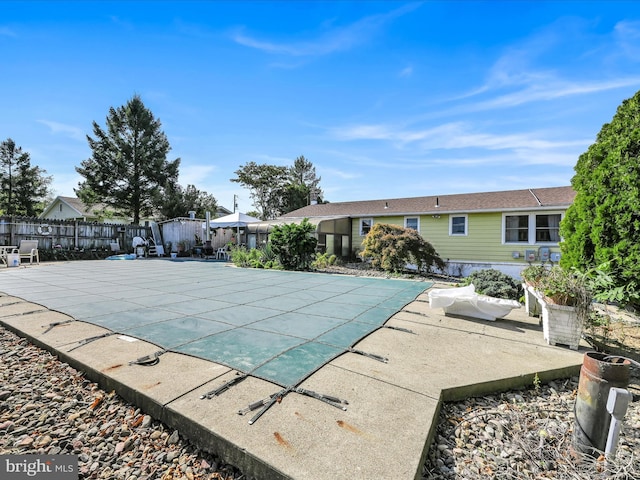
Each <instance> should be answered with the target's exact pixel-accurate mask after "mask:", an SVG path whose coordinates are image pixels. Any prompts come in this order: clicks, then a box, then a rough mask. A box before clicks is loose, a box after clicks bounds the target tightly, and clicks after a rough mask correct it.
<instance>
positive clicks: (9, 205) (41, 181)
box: [0, 138, 51, 217]
mask: <svg viewBox="0 0 640 480" xmlns="http://www.w3.org/2000/svg"><path fill="white" fill-rule="evenodd" d="M46 173H47V172H46V171H45V170H43V169H41V168H40V167H38V166H34V167H32V166H31V158H30V156H29V154H28V153H27V152H23V151H22V147H17V146H16V144H15V142H14V141H13V140H12V139H10V138H8V139H7V140H5V141H4V142H2V143H0V188H1V191H0V211H2V212H3V213H5V214H7V215H24V216H30V217H35V216H37V215H39V214H40V213H41V212H42V211H43V209H44V201H45V200H46V197H47V196H48V195H49V185H50V184H51V177H48V176H47V175H46Z"/></svg>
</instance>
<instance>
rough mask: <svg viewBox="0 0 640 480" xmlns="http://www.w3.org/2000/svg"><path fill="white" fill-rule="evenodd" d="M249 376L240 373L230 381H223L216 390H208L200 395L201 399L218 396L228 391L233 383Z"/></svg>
mask: <svg viewBox="0 0 640 480" xmlns="http://www.w3.org/2000/svg"><path fill="white" fill-rule="evenodd" d="M247 377H248V375H247V374H242V375H238V376H236V377H235V378H233V379H231V380H229V381H228V382H225V383H223V384H222V385H220V386H219V387H218V388H216V389H214V390H211V391H210V392H207V393H205V394H204V395H201V396H200V400H204V399H207V400H208V399H210V398H212V397H216V396H218V395H220V394H221V393H223V392H226V391H227V390H229V389H230V388H231V387H232V386H233V385H235V384H236V383H239V382H241V381H242V380H244V379H245V378H247Z"/></svg>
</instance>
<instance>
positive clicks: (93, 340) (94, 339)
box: [67, 332, 116, 353]
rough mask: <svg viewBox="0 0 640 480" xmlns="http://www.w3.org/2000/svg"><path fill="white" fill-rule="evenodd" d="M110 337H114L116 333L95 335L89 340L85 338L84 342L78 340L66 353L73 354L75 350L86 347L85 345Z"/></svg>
mask: <svg viewBox="0 0 640 480" xmlns="http://www.w3.org/2000/svg"><path fill="white" fill-rule="evenodd" d="M111 335H116V332H107V333H103V334H102V335H96V336H95V337H89V338H85V339H84V340H80V341H79V342H78V345H76V346H75V347H73V348H71V349H69V350H67V353H68V352H73V351H74V350H75V349H76V348H80V347H82V346H84V345H86V344H87V343H91V342H95V341H96V340H100V339H101V338H105V337H110V336H111Z"/></svg>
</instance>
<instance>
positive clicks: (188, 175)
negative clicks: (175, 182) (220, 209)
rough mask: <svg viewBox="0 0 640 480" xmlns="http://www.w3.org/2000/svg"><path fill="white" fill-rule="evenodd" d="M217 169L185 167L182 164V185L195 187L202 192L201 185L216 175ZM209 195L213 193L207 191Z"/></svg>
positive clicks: (210, 166)
mask: <svg viewBox="0 0 640 480" xmlns="http://www.w3.org/2000/svg"><path fill="white" fill-rule="evenodd" d="M215 170H216V167H215V166H214V165H193V164H191V165H185V164H182V163H181V164H180V176H179V183H180V185H182V186H184V187H186V186H187V185H195V186H196V188H199V189H200V190H202V188H201V187H199V185H201V184H202V183H203V182H205V181H206V179H207V178H208V177H209V176H210V175H211V174H212V173H214V171H215ZM207 193H212V192H209V191H207Z"/></svg>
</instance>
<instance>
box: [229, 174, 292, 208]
mask: <svg viewBox="0 0 640 480" xmlns="http://www.w3.org/2000/svg"><path fill="white" fill-rule="evenodd" d="M234 173H235V174H236V178H232V179H231V181H232V182H236V183H239V184H240V185H242V186H243V187H245V188H247V189H249V192H250V195H251V199H252V200H253V206H254V207H256V209H257V210H258V212H260V218H261V219H262V220H269V219H272V218H276V217H277V216H279V215H281V214H282V213H283V212H282V210H283V204H284V198H285V192H286V185H287V179H288V168H287V167H281V166H277V165H267V164H262V165H258V164H257V163H256V162H249V163H247V164H246V165H243V166H242V167H240V168H239V169H238V170H236V171H235V172H234Z"/></svg>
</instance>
